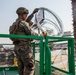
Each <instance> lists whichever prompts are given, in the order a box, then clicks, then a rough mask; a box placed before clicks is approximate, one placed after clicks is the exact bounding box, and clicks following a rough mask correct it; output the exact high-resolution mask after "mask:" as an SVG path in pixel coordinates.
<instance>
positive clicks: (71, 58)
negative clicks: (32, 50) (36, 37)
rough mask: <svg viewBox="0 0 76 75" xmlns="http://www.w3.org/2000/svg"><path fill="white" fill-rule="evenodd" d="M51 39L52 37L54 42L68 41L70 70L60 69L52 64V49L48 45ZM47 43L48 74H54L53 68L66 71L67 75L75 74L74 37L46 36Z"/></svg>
mask: <svg viewBox="0 0 76 75" xmlns="http://www.w3.org/2000/svg"><path fill="white" fill-rule="evenodd" d="M49 39H51V40H52V42H59V41H68V66H69V67H68V68H69V71H65V70H62V69H59V68H57V67H54V66H52V65H51V57H50V56H51V52H50V51H51V50H49V47H48V42H49V41H48V40H49ZM50 42H51V41H50ZM45 45H46V50H45V58H46V59H45V66H46V73H47V74H46V75H52V72H51V68H54V69H56V70H59V71H61V72H63V73H66V75H75V62H74V38H70V37H52V36H46V40H45ZM49 52H50V53H49ZM47 58H48V59H47ZM49 62H50V63H49ZM50 65H51V66H50Z"/></svg>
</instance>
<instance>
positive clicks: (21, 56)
mask: <svg viewBox="0 0 76 75" xmlns="http://www.w3.org/2000/svg"><path fill="white" fill-rule="evenodd" d="M35 12H37V9H36V10H35V11H34V12H33V13H32V14H31V15H30V16H28V18H27V19H26V20H22V19H20V18H18V19H17V20H16V22H15V23H16V24H17V29H16V30H15V31H16V32H15V33H14V34H19V35H38V34H36V33H34V32H33V31H32V30H31V29H30V27H29V25H30V24H32V23H31V19H32V17H33V14H34V13H35ZM16 13H17V14H18V15H19V14H24V13H25V14H28V10H27V9H25V8H23V7H20V8H18V9H17V11H16ZM27 22H28V23H27ZM11 40H12V41H13V44H14V45H15V48H14V51H15V53H16V57H17V61H18V70H19V75H33V73H34V68H35V65H34V59H33V55H32V52H31V49H30V43H31V42H30V41H31V39H11Z"/></svg>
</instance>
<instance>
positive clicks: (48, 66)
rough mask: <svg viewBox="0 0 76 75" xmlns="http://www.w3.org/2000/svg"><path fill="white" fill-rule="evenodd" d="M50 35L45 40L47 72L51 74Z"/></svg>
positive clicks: (47, 74)
mask: <svg viewBox="0 0 76 75" xmlns="http://www.w3.org/2000/svg"><path fill="white" fill-rule="evenodd" d="M47 45H48V37H47V36H46V40H45V73H46V75H51V57H50V52H49V48H48V46H47Z"/></svg>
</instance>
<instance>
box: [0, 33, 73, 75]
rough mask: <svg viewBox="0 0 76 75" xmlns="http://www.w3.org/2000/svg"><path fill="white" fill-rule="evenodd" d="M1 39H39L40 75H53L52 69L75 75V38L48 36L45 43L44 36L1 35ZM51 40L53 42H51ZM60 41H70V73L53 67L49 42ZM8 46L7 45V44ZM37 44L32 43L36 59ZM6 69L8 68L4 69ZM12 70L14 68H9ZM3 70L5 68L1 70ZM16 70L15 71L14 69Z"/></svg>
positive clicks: (67, 74)
mask: <svg viewBox="0 0 76 75" xmlns="http://www.w3.org/2000/svg"><path fill="white" fill-rule="evenodd" d="M0 38H28V39H38V40H40V43H39V44H38V45H39V47H40V61H39V64H40V73H39V74H40V75H52V72H51V69H52V68H54V69H56V70H59V71H61V72H64V73H66V75H75V62H74V38H70V37H52V36H46V37H45V42H43V37H42V36H23V35H13V34H11V35H9V34H0ZM49 39H51V41H49ZM59 41H68V64H69V71H68V72H67V71H65V70H62V69H59V68H57V67H54V66H52V65H51V50H50V48H49V46H48V43H49V42H59ZM5 45H6V44H5ZM36 45H37V44H36V43H35V42H34V43H32V46H33V49H34V53H33V54H34V57H35V47H36ZM4 68H6V67H4ZM8 68H12V67H8ZM0 69H3V68H0ZM10 70H11V69H10ZM14 70H15V69H14Z"/></svg>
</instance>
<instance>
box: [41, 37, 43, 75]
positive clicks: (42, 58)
mask: <svg viewBox="0 0 76 75" xmlns="http://www.w3.org/2000/svg"><path fill="white" fill-rule="evenodd" d="M43 74H44V50H43V37H42V38H41V39H40V75H43Z"/></svg>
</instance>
